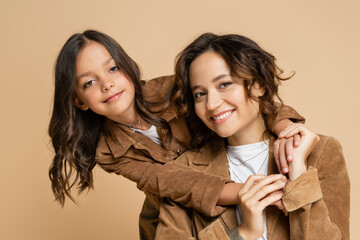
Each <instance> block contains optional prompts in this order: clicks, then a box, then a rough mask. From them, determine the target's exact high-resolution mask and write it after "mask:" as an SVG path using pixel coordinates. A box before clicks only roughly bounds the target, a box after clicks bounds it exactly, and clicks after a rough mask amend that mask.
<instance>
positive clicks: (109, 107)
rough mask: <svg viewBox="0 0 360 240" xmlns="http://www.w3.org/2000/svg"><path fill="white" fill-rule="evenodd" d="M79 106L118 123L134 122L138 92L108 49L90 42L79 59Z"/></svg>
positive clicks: (77, 71) (77, 69)
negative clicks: (136, 93)
mask: <svg viewBox="0 0 360 240" xmlns="http://www.w3.org/2000/svg"><path fill="white" fill-rule="evenodd" d="M75 74H76V79H77V85H76V88H75V92H76V94H77V97H76V99H75V104H76V105H77V106H78V107H79V108H80V109H82V110H87V109H89V108H90V109H91V110H92V111H93V112H95V113H97V114H100V115H104V116H106V117H107V118H109V119H111V120H114V121H118V122H122V123H123V122H125V123H126V122H127V121H133V120H132V118H133V117H134V114H135V107H134V96H135V89H134V85H133V84H132V82H131V81H130V80H129V79H128V78H127V77H126V76H125V75H124V74H123V73H122V72H121V71H120V70H119V68H118V67H117V66H116V63H115V61H114V59H113V58H112V56H111V55H110V53H109V52H108V51H107V49H106V48H105V47H104V46H103V45H101V44H99V43H97V42H94V41H91V42H89V43H88V44H87V45H86V46H85V48H84V49H83V50H82V51H81V52H80V53H79V55H78V56H77V59H76V72H75Z"/></svg>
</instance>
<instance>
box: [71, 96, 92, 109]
mask: <svg viewBox="0 0 360 240" xmlns="http://www.w3.org/2000/svg"><path fill="white" fill-rule="evenodd" d="M74 102H75V106H77V107H78V108H80V109H81V110H83V111H86V110H88V109H89V107H88V106H86V105H85V103H83V101H81V99H80V98H79V97H75V100H74Z"/></svg>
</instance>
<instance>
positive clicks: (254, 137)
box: [227, 114, 269, 146]
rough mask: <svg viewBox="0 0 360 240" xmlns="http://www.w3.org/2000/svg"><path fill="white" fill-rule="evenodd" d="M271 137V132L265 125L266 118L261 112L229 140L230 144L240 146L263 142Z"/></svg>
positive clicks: (228, 138)
mask: <svg viewBox="0 0 360 240" xmlns="http://www.w3.org/2000/svg"><path fill="white" fill-rule="evenodd" d="M268 138H269V133H268V132H267V129H266V127H265V122H264V119H263V118H262V116H261V114H259V116H258V117H257V118H256V119H254V121H252V122H251V123H249V124H248V125H247V126H245V127H244V128H243V129H241V130H239V131H238V132H236V133H235V134H233V135H232V136H230V137H227V142H228V144H229V145H230V146H240V145H245V144H251V143H257V142H262V141H264V140H266V139H268Z"/></svg>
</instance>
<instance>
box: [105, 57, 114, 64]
mask: <svg viewBox="0 0 360 240" xmlns="http://www.w3.org/2000/svg"><path fill="white" fill-rule="evenodd" d="M112 60H113V58H112V57H110V58H108V59H107V60H105V61H104V63H103V65H108V64H109V63H110V62H111V61H112Z"/></svg>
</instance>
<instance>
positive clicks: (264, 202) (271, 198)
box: [258, 191, 283, 209]
mask: <svg viewBox="0 0 360 240" xmlns="http://www.w3.org/2000/svg"><path fill="white" fill-rule="evenodd" d="M282 196H283V192H282V191H276V192H273V193H272V194H269V195H268V196H266V197H264V198H263V199H261V201H259V203H258V204H259V205H258V206H259V208H260V209H265V208H266V207H267V206H269V205H271V204H273V203H274V202H276V201H279V200H280V199H281V198H282Z"/></svg>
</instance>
